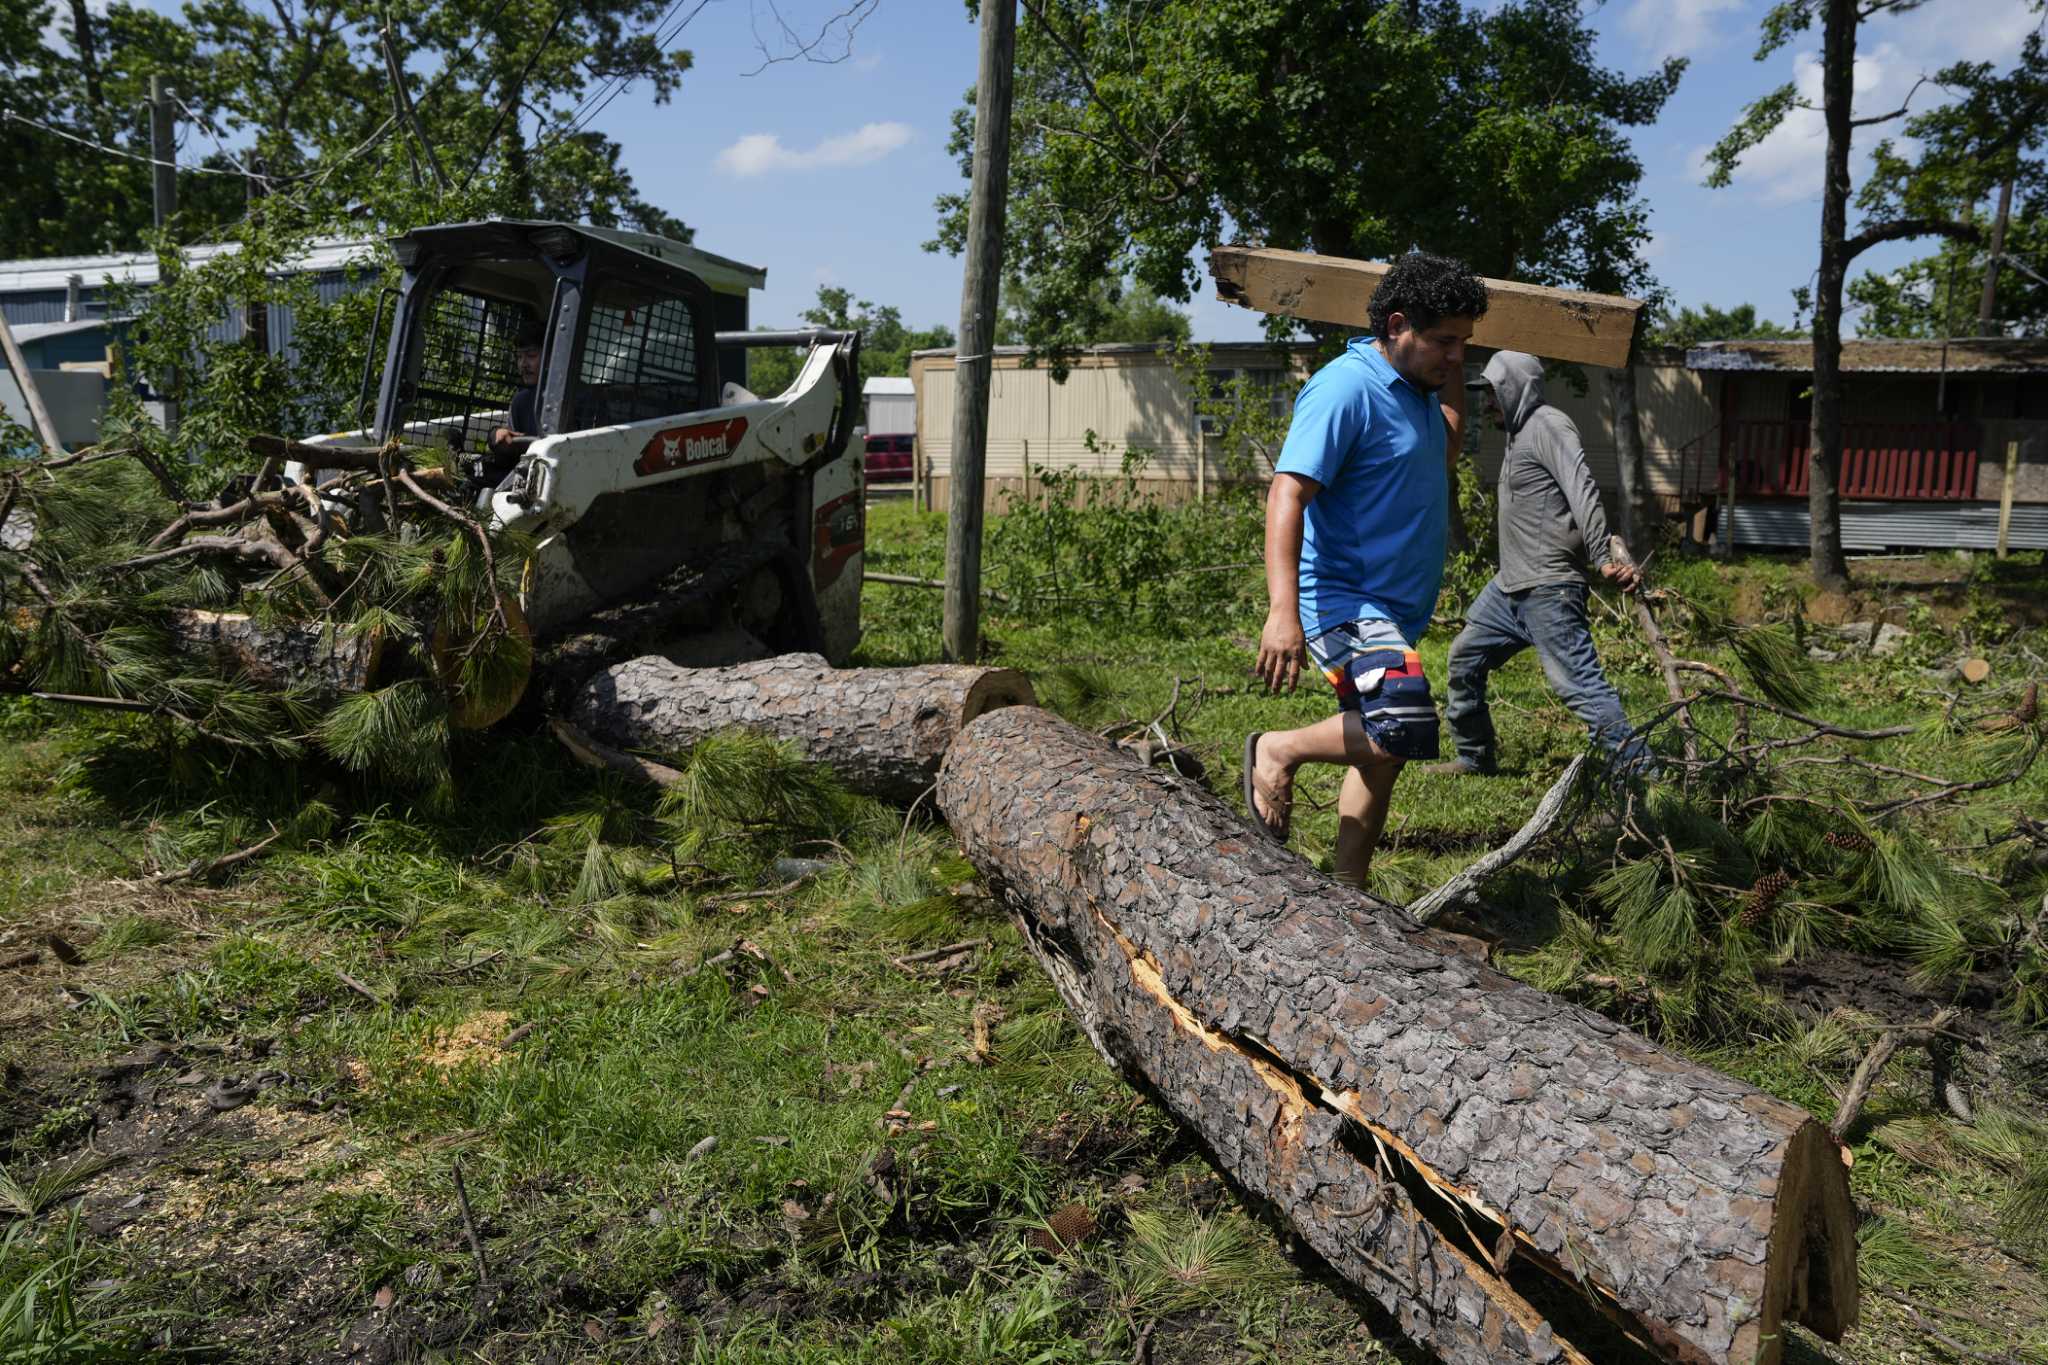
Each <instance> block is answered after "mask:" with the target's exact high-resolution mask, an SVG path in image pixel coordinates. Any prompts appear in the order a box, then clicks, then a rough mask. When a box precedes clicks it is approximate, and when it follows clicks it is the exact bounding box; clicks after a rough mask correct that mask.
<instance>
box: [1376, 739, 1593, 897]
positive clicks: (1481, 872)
mask: <svg viewBox="0 0 2048 1365" xmlns="http://www.w3.org/2000/svg"><path fill="white" fill-rule="evenodd" d="M1585 767H1586V756H1585V755H1584V754H1580V755H1579V756H1578V757H1577V758H1574V759H1573V760H1572V761H1571V762H1570V763H1569V764H1568V765H1567V766H1566V767H1565V770H1564V775H1563V776H1561V777H1559V778H1558V779H1557V781H1555V782H1553V783H1551V784H1550V790H1549V791H1547V792H1545V793H1543V799H1542V800H1541V801H1539V802H1537V803H1536V811H1535V813H1534V814H1533V815H1531V816H1530V817H1529V820H1528V823H1527V824H1524V825H1523V826H1522V827H1521V828H1520V829H1518V830H1516V831H1515V833H1514V836H1513V837H1512V838H1510V839H1509V840H1508V841H1507V842H1506V843H1504V844H1502V845H1501V846H1500V847H1499V848H1496V849H1494V850H1493V851H1492V852H1491V853H1486V854H1483V855H1481V856H1480V857H1479V858H1477V859H1475V860H1474V861H1473V862H1472V864H1471V865H1470V866H1469V867H1467V868H1465V870H1464V871H1462V872H1460V873H1458V875H1457V876H1455V877H1453V878H1451V879H1450V880H1449V881H1447V882H1445V883H1444V884H1443V885H1442V886H1439V887H1438V888H1437V889H1436V890H1434V891H1432V892H1430V893H1429V894H1428V895H1426V896H1422V897H1419V898H1418V899H1416V900H1414V901H1411V902H1410V903H1409V905H1408V913H1409V914H1410V915H1412V916H1413V917H1414V918H1415V920H1416V921H1417V922H1418V923H1421V924H1428V923H1429V922H1430V921H1431V920H1433V919H1435V918H1436V917H1437V916H1439V915H1441V914H1443V913H1444V912H1445V911H1447V910H1452V909H1456V908H1457V907H1458V906H1460V905H1463V904H1464V903H1465V902H1467V901H1474V900H1477V899H1479V888H1480V887H1481V886H1482V885H1484V884H1485V882H1486V879H1487V878H1488V877H1491V876H1492V875H1493V874H1494V873H1496V872H1498V871H1500V870H1501V869H1502V868H1504V867H1506V866H1507V865H1508V864H1509V863H1511V862H1513V861H1514V860H1515V859H1517V858H1519V857H1521V856H1522V855H1523V854H1524V853H1527V852H1528V851H1529V850H1530V848H1532V847H1533V846H1534V845H1535V844H1536V842H1537V841H1538V840H1539V839H1541V838H1543V836H1544V835H1546V834H1548V833H1550V831H1551V830H1552V829H1553V828H1555V827H1556V825H1557V823H1558V821H1559V820H1561V819H1563V818H1564V813H1565V808H1566V807H1567V806H1568V805H1569V804H1570V802H1571V795H1572V789H1573V788H1574V787H1576V786H1578V783H1579V774H1580V773H1581V772H1583V771H1585Z"/></svg>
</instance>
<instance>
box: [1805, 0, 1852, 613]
mask: <svg viewBox="0 0 2048 1365" xmlns="http://www.w3.org/2000/svg"><path fill="white" fill-rule="evenodd" d="M1826 5H1827V17H1826V21H1825V24H1824V26H1823V27H1824V32H1823V35H1822V48H1823V51H1822V62H1823V65H1822V69H1821V106H1822V117H1823V118H1824V119H1825V120H1826V123H1827V130H1828V146H1827V161H1826V167H1825V170H1824V172H1823V178H1822V181H1821V197H1820V271H1819V273H1818V275H1817V277H1816V278H1815V281H1814V301H1813V428H1812V431H1811V433H1810V441H1809V451H1810V453H1809V455H1808V457H1807V458H1808V460H1809V462H1810V468H1809V473H1808V483H1807V497H1806V502H1807V508H1808V510H1809V511H1810V512H1811V514H1812V517H1813V529H1812V537H1811V542H1810V553H1811V555H1812V560H1813V581H1814V582H1815V583H1817V584H1819V585H1820V586H1821V587H1823V588H1826V589H1828V590H1830V591H1834V592H1840V591H1842V590H1843V589H1845V588H1847V587H1848V586H1849V561H1848V559H1847V557H1845V556H1844V555H1843V553H1842V498H1841V492H1840V489H1841V476H1842V285H1843V282H1844V280H1845V279H1846V278H1847V276H1848V273H1849V251H1848V247H1847V245H1846V238H1847V236H1848V232H1849V142H1850V137H1851V134H1852V133H1853V132H1854V128H1853V127H1852V125H1851V123H1850V117H1851V102H1852V101H1853V99H1854V97H1855V87H1854V76H1855V66H1856V24H1857V14H1856V4H1855V0H1826Z"/></svg>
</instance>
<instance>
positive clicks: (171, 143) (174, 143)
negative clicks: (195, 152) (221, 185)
mask: <svg viewBox="0 0 2048 1365" xmlns="http://www.w3.org/2000/svg"><path fill="white" fill-rule="evenodd" d="M177 154H178V133H177V125H176V124H175V123H173V122H172V118H171V101H170V97H169V96H168V95H166V94H164V78H163V77H161V76H151V77H150V78H149V159H150V160H151V161H152V162H154V163H155V164H154V165H152V166H151V167H150V168H149V169H150V171H151V172H152V174H151V179H152V181H153V182H154V183H155V186H156V226H157V230H158V231H162V230H163V229H164V228H165V227H166V226H168V225H169V224H170V221H171V219H172V218H173V217H175V216H176V215H177V212H178V168H177V167H176V166H175V165H173V164H172V163H173V162H174V161H175V160H176V159H177Z"/></svg>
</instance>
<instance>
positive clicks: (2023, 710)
mask: <svg viewBox="0 0 2048 1365" xmlns="http://www.w3.org/2000/svg"><path fill="white" fill-rule="evenodd" d="M2012 714H2013V719H2015V720H2017V721H2018V722H2019V723H2020V724H2022V725H2032V724H2033V723H2034V722H2035V720H2037V719H2038V718H2039V717H2040V715H2041V684H2039V683H2037V682H2030V683H2028V684H2027V690H2026V691H2025V692H2024V693H2022V694H2021V696H2020V705H2019V709H2018V710H2017V711H2014V712H2013V713H2012Z"/></svg>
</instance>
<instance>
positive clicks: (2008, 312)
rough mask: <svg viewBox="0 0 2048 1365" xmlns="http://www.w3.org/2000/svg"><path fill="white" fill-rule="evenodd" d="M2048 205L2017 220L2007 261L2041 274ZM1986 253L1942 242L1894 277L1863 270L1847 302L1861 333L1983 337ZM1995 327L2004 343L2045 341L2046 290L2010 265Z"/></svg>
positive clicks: (2046, 252)
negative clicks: (1981, 313)
mask: <svg viewBox="0 0 2048 1365" xmlns="http://www.w3.org/2000/svg"><path fill="white" fill-rule="evenodd" d="M2043 207H2044V206H2041V205H2036V206H2030V207H2029V208H2027V209H2026V210H2025V211H2023V212H2020V213H2017V214H2015V216H2014V217H2013V220H2012V222H2011V224H2010V225H2009V226H2008V227H2007V228H2006V236H2005V251H2006V254H2008V255H2010V256H2012V257H2013V258H2015V259H2017V260H2018V261H2019V262H2021V263H2022V264H2024V265H2027V266H2029V267H2030V268H2033V269H2035V270H2036V272H2037V273H2040V271H2039V267H2037V266H2034V265H2033V263H2034V262H2036V261H2048V216H2044V215H2043V212H2042V208H2043ZM1990 269H1991V263H1990V261H1989V260H1988V259H1987V253H1985V252H1981V251H1978V250H1976V249H1975V248H1974V247H1972V246H1970V245H1969V244H1967V243H1960V242H1944V243H1942V245H1941V249H1940V250H1939V251H1937V252H1935V254H1933V255H1932V256H1922V257H1921V258H1920V259H1918V260H1916V261H1909V262H1907V263H1906V264H1905V265H1902V266H1900V267H1899V268H1898V269H1896V270H1891V271H1884V272H1879V271H1875V270H1866V271H1864V272H1863V273H1862V274H1861V275H1859V276H1858V277H1856V278H1855V279H1853V280H1851V281H1849V284H1848V288H1847V291H1846V292H1847V297H1848V300H1849V303H1850V304H1851V305H1853V306H1854V307H1855V308H1856V309H1858V310H1859V312H1858V316H1857V322H1856V330H1857V331H1858V332H1859V333H1861V334H1862V335H1864V336H1886V337H1926V338H1935V337H1961V336H1971V335H1974V334H1975V333H1976V332H1977V330H1978V308H1979V305H1980V304H1981V302H1982V300H1983V287H1984V276H1985V274H1986V272H1988V271H1989V270H1990ZM1993 318H1994V321H1995V325H1996V327H1997V329H1998V332H1999V334H2001V335H2004V336H2021V337H2038V336H2048V286H2044V285H2043V284H2042V283H2041V282H2040V281H2039V280H2038V279H2035V278H2033V277H2032V276H2029V275H2028V274H2026V273H2025V272H2024V271H2022V270H2020V269H2018V268H2017V267H2015V266H2013V265H2011V264H2010V263H2007V264H2005V265H2004V267H2003V268H2002V269H2001V270H2000V271H1999V273H1998V288H1997V294H1996V304H1995V311H1994V313H1993Z"/></svg>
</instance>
